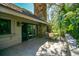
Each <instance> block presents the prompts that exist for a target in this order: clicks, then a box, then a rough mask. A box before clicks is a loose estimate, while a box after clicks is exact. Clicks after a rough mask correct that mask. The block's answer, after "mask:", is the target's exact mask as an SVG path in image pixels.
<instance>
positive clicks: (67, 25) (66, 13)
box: [51, 3, 79, 43]
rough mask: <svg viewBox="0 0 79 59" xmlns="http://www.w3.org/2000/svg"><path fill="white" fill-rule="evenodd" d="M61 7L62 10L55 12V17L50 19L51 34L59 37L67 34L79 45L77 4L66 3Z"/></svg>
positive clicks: (78, 12) (78, 10)
mask: <svg viewBox="0 0 79 59" xmlns="http://www.w3.org/2000/svg"><path fill="white" fill-rule="evenodd" d="M63 5H64V7H63V9H61V10H60V11H58V12H56V13H57V14H56V13H55V14H54V16H55V17H53V18H52V21H51V26H52V32H54V33H58V34H59V35H60V36H63V35H64V34H65V33H69V34H71V35H72V36H73V37H74V38H75V39H76V40H77V42H78V43H79V4H78V3H71V4H69V3H67V4H63ZM59 8H60V7H59ZM57 10H58V9H57Z"/></svg>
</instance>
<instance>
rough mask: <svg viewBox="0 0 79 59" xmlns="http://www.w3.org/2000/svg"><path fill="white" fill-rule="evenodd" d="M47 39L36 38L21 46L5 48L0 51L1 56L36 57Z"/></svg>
mask: <svg viewBox="0 0 79 59" xmlns="http://www.w3.org/2000/svg"><path fill="white" fill-rule="evenodd" d="M46 41H47V39H45V38H34V39H30V40H28V41H25V42H23V43H21V44H18V45H15V46H12V47H9V48H5V49H3V50H0V55H1V56H34V55H36V52H37V50H38V49H39V47H40V46H41V45H43V44H44V43H45V42H46Z"/></svg>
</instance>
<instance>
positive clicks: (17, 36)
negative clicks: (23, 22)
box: [0, 14, 21, 49]
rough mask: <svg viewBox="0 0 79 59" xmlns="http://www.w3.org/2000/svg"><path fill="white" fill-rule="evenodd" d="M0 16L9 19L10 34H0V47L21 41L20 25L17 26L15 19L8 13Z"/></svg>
mask: <svg viewBox="0 0 79 59" xmlns="http://www.w3.org/2000/svg"><path fill="white" fill-rule="evenodd" d="M0 18H4V19H10V20H11V34H7V35H0V49H3V48H7V47H10V46H12V45H16V44H19V43H21V26H17V19H13V18H11V17H10V16H8V15H5V14H4V15H2V16H1V15H0Z"/></svg>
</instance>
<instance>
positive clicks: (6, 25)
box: [0, 3, 48, 49]
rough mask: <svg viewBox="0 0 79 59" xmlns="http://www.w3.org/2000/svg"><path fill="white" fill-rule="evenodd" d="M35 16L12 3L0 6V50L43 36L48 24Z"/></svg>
mask: <svg viewBox="0 0 79 59" xmlns="http://www.w3.org/2000/svg"><path fill="white" fill-rule="evenodd" d="M35 8H36V7H35ZM35 14H36V13H35ZM35 14H32V13H31V12H29V11H28V10H25V9H23V8H20V7H18V6H16V5H15V4H12V3H2V4H0V49H3V48H7V47H10V46H13V45H16V44H20V43H22V42H24V41H26V40H28V39H31V38H34V37H43V36H45V33H46V31H47V25H48V23H47V22H46V19H45V21H44V19H43V20H41V19H40V17H39V16H36V15H35ZM43 17H44V16H43Z"/></svg>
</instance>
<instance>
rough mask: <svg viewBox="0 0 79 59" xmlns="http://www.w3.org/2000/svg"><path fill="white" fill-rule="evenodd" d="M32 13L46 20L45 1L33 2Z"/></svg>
mask: <svg viewBox="0 0 79 59" xmlns="http://www.w3.org/2000/svg"><path fill="white" fill-rule="evenodd" d="M34 14H35V15H36V16H37V17H39V18H40V19H41V20H43V21H47V12H46V3H34Z"/></svg>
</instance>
